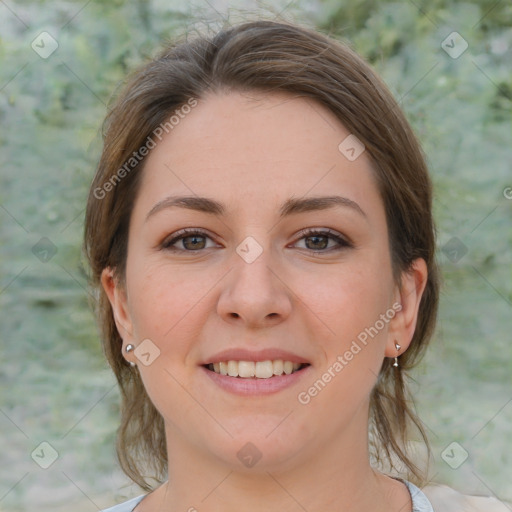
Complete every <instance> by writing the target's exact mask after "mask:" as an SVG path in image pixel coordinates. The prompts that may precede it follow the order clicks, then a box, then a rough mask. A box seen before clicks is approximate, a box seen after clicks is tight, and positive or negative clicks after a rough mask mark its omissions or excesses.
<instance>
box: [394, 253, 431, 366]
mask: <svg viewBox="0 0 512 512" xmlns="http://www.w3.org/2000/svg"><path fill="white" fill-rule="evenodd" d="M427 277H428V271H427V264H426V263H425V260H424V259H422V258H418V259H416V260H414V261H413V262H412V265H411V267H410V268H409V269H408V270H406V271H405V272H403V273H402V276H401V283H400V287H398V286H397V288H396V290H395V303H398V304H401V309H400V310H399V311H397V313H396V315H395V316H394V317H393V319H392V320H391V321H390V322H389V330H388V341H387V344H386V350H385V355H386V357H396V356H399V355H400V354H403V353H404V352H405V351H406V350H407V348H408V347H409V345H410V344H411V340H412V337H413V335H414V330H415V329H416V323H417V320H418V311H419V307H420V301H421V297H422V295H423V292H424V290H425V286H426V284H427ZM395 343H398V345H400V349H399V350H398V351H397V349H396V347H395Z"/></svg>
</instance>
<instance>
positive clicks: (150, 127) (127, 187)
mask: <svg viewBox="0 0 512 512" xmlns="http://www.w3.org/2000/svg"><path fill="white" fill-rule="evenodd" d="M218 90H238V91H250V90H259V91H263V92H267V93H271V92H272V91H279V92H288V93H291V94H294V95H298V96H302V97H306V98H310V99H312V100H315V101H316V102H318V103H320V104H322V105H324V106H325V107H327V108H328V109H329V110H330V111H332V112H333V113H334V114H335V115H336V116H337V118H338V119H339V120H340V122H341V123H342V124H343V125H344V126H345V127H346V128H347V129H348V130H349V131H350V132H351V133H353V134H355V135H356V136H357V137H358V138H359V139H360V140H361V141H362V142H363V143H364V145H365V146H366V151H367V154H368V155H369V156H370V158H371V160H372V163H373V168H374V170H375V176H376V180H377V183H378V187H379V190H380V193H381V196H382V199H383V202H384V205H385V211H386V219H387V224H388V228H389V241H390V248H391V256H392V263H393V273H394V277H395V279H396V281H397V283H399V282H400V281H399V280H400V276H401V274H402V272H405V271H407V270H408V269H410V266H411V263H412V262H413V260H415V259H416V258H423V259H424V260H425V262H426V264H427V269H428V281H427V283H426V288H425V291H424V294H423V296H422V299H421V303H420V308H419V314H418V322H417V326H416V330H415V332H414V336H413V339H412V342H411V345H410V346H409V348H408V350H407V351H406V352H405V353H404V354H403V355H402V356H401V357H400V365H399V367H398V368H393V367H392V360H391V359H389V358H385V359H384V361H383V364H382V368H381V370H380V374H379V378H378V380H377V383H376V385H375V387H374V389H373V391H372V395H371V401H370V432H371V433H372V435H373V439H374V441H376V443H377V445H378V447H379V448H378V450H377V451H376V453H374V454H373V456H374V457H375V458H376V460H377V462H382V461H384V462H386V461H387V463H388V466H389V467H390V468H394V467H396V462H397V461H398V463H399V464H401V465H402V466H403V465H405V468H406V469H407V470H408V471H409V472H410V475H408V478H410V477H412V479H413V480H414V481H416V482H419V483H421V482H423V478H424V474H423V473H422V472H421V470H420V469H419V468H418V467H417V466H416V465H415V464H414V462H413V461H412V460H411V459H410V457H409V456H408V453H407V449H406V447H407V439H408V436H409V430H408V428H409V426H411V422H412V424H413V425H416V427H417V428H418V430H419V432H420V434H421V436H422V438H423V440H424V442H425V444H426V446H427V448H428V451H429V453H430V449H429V447H428V440H427V438H426V435H425V433H424V430H423V428H422V426H421V422H420V421H419V419H418V418H417V416H416V415H415V413H414V411H413V409H412V408H411V405H410V403H409V401H410V400H409V396H408V393H407V388H406V382H405V378H404V375H406V372H407V371H408V370H409V369H411V368H412V367H413V366H414V365H415V364H416V363H417V362H418V361H419V359H420V358H421V356H422V354H423V351H424V349H425V347H426V345H427V343H428V341H429V339H430V337H431V335H432V333H433V329H434V326H435V321H436V314H437V304H438V295H439V284H438V270H437V265H436V262H435V258H434V253H435V230H434V224H433V219H432V211H431V209H432V186H431V182H430V178H429V175H428V171H427V167H426V164H425V160H424V157H423V154H422V151H421V148H420V146H419V144H418V141H417V139H416V137H415V136H414V134H413V132H412V130H411V128H410V126H409V124H408V122H407V120H406V119H405V117H404V115H403V113H402V112H401V110H400V108H399V106H398V105H397V103H396V102H395V100H394V99H393V97H392V95H391V93H390V92H389V91H388V89H387V87H386V86H385V85H384V83H383V82H382V81H381V80H380V79H379V78H378V77H377V76H376V75H375V73H374V72H373V71H372V70H371V68H370V67H369V66H368V64H367V63H365V62H364V60H363V59H361V58H360V57H359V56H358V55H357V54H356V53H355V52H353V51H352V50H351V49H350V48H349V47H348V46H346V45H344V44H342V43H340V42H338V41H336V40H333V39H331V38H329V37H327V36H325V35H323V34H320V33H318V32H316V31H314V30H311V29H308V28H304V27H299V26H296V25H292V24H288V23H281V22H273V21H255V22H248V23H243V24H240V25H237V26H234V27H232V28H229V29H227V30H222V31H220V32H218V33H217V34H216V35H214V36H213V37H211V38H209V37H203V36H197V37H195V38H194V39H193V40H191V41H180V42H176V43H175V44H173V45H171V46H169V47H167V48H166V49H165V50H164V51H163V52H161V53H160V54H159V55H158V56H157V57H156V58H155V59H153V60H152V61H151V62H149V63H147V64H145V65H144V66H143V67H141V68H140V69H138V70H137V71H136V72H135V73H134V74H133V75H132V77H131V78H130V79H129V81H128V83H127V85H126V86H125V87H124V89H123V91H122V93H121V94H120V95H119V97H118V99H117V100H116V102H115V103H114V105H113V108H112V109H111V110H110V111H109V113H108V115H107V118H106V120H105V125H104V148H103V153H102V155H101V159H100V162H99V165H98V168H97V171H96V175H95V177H94V180H93V182H92V186H91V189H90V193H89V198H88V203H87V212H86V222H85V238H84V248H85V252H86V255H87V257H88V259H89V262H90V265H91V269H92V284H93V286H95V287H96V288H97V289H98V292H99V296H98V301H97V313H98V318H99V323H100V326H101V329H102V335H103V345H104V350H105V353H106V356H107V358H108V361H109V363H110V365H111V367H112V369H113V370H114V373H115V375H116V377H117V379H118V382H119V386H120V389H121V394H122V406H121V413H122V415H121V426H120V428H119V431H118V442H117V453H118V456H119V459H120V463H121V466H122V468H123V470H124V471H125V473H126V474H127V475H128V476H129V477H130V478H131V479H132V480H133V481H135V482H136V483H138V484H139V485H140V486H141V487H142V488H143V489H145V490H150V489H151V485H150V484H149V480H148V474H151V472H152V475H151V476H152V477H154V478H155V479H156V480H157V481H158V482H160V481H163V479H165V473H166V468H167V452H166V441H165V433H164V423H163V419H162V417H161V415H160V414H159V412H158V411H157V410H156V409H155V407H154V406H153V404H152V402H151V400H150V399H149V397H148V395H147V394H146V391H145V389H144V387H143V385H142V382H141V379H140V376H139V373H138V371H137V369H136V368H135V369H134V368H132V367H130V366H129V365H128V364H127V363H126V361H125V360H124V358H123V356H122V353H121V347H122V339H121V337H120V335H119V333H118V331H117V329H116V326H115V323H114V318H113V314H112V309H111V306H110V303H109V301H108V298H107V296H106V294H105V292H104V291H103V289H102V287H101V285H100V277H101V273H102V271H103V269H104V268H106V267H110V268H112V269H114V270H115V274H116V278H119V279H120V281H121V282H122V280H123V276H124V271H125V262H126V256H127V254H126V252H127V238H128V226H129V222H130V214H131V211H132V208H133V204H134V201H135V198H136V194H137V190H138V186H139V182H140V175H141V171H142V169H143V165H144V161H145V159H144V158H141V159H140V162H139V161H136V162H132V163H133V166H131V167H126V162H128V161H130V160H131V158H132V156H133V155H134V154H135V153H136V152H138V151H139V149H140V148H141V147H143V146H144V145H146V144H147V141H148V140H149V139H148V137H151V135H152V134H153V133H154V131H155V129H157V128H158V126H160V125H162V124H163V123H165V122H166V120H167V119H169V116H170V115H171V114H172V113H173V112H174V111H176V110H177V109H178V108H180V107H183V105H186V104H187V102H189V101H190V100H191V99H199V98H201V97H204V96H205V94H206V93H207V92H210V91H212V92H215V91H218ZM123 166H124V167H123ZM121 169H124V172H121ZM109 183H110V185H109Z"/></svg>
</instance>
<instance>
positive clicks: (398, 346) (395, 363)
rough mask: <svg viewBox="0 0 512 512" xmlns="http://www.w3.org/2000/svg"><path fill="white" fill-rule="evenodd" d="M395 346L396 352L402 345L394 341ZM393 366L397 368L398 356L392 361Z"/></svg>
mask: <svg viewBox="0 0 512 512" xmlns="http://www.w3.org/2000/svg"><path fill="white" fill-rule="evenodd" d="M395 348H396V351H397V352H398V351H399V350H400V349H401V348H402V347H401V345H399V344H398V343H397V342H396V341H395ZM393 366H394V367H395V368H398V357H395V362H394V363H393Z"/></svg>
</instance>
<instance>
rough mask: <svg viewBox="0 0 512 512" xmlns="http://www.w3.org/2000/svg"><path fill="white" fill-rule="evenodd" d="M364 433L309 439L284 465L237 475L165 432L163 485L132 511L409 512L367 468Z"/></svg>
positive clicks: (394, 487) (400, 491) (402, 494)
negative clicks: (166, 464) (166, 469)
mask: <svg viewBox="0 0 512 512" xmlns="http://www.w3.org/2000/svg"><path fill="white" fill-rule="evenodd" d="M366 432H367V431H366V429H364V428H360V423H359V422H357V421H354V422H352V424H351V425H348V426H347V428H346V429H345V431H344V433H343V435H340V434H339V433H337V434H336V436H333V437H332V438H331V439H315V441H314V443H313V444H310V445H309V447H304V448H302V449H301V450H300V451H298V452H296V453H295V455H293V456H292V457H291V458H289V459H288V460H285V461H283V460H280V461H278V462H276V463H275V464H272V463H269V462H267V463H265V464H264V459H265V458H264V457H262V459H261V461H259V462H258V463H257V464H255V465H254V466H253V467H252V468H244V469H243V470H240V466H241V465H240V464H230V463H229V462H228V463H226V462H225V461H223V462H220V461H219V458H218V457H213V456H212V455H211V454H210V453H208V452H206V451H205V450H199V449H198V448H197V446H195V445H193V444H191V443H187V441H186V439H184V438H183V437H182V436H180V435H179V433H177V432H176V431H175V430H173V429H172V428H169V427H167V429H166V435H167V446H168V450H169V459H168V460H169V481H168V482H167V483H165V484H164V485H162V486H161V487H160V488H158V489H157V490H156V491H154V492H153V493H152V494H151V495H149V496H148V498H147V499H145V500H144V501H143V503H141V506H140V510H141V512H157V511H158V512H175V511H188V512H195V511H201V512H202V511H205V512H206V511H207V512H235V511H236V512H238V511H239V510H240V509H243V510H244V512H261V510H265V511H268V512H299V511H304V510H307V511H308V512H320V511H322V512H323V511H325V510H339V511H345V510H350V511H351V512H363V511H364V512H366V511H368V510H372V511H375V512H377V511H378V512H389V511H394V510H402V511H407V510H411V509H410V508H407V507H408V506H409V504H410V499H409V495H408V491H407V489H405V487H404V486H403V484H401V483H399V482H397V481H395V480H392V479H390V478H389V477H386V476H384V475H382V474H380V473H378V472H376V471H375V470H373V469H372V468H371V466H370V464H369V456H368V440H367V435H366ZM239 444H241V445H243V442H242V443H239ZM235 451H236V449H235ZM405 500H407V503H405ZM138 511H139V507H138V508H137V512H138Z"/></svg>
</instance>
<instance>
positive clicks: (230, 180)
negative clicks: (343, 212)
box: [138, 92, 383, 213]
mask: <svg viewBox="0 0 512 512" xmlns="http://www.w3.org/2000/svg"><path fill="white" fill-rule="evenodd" d="M349 135H351V134H350V132H349V131H348V130H347V129H346V128H345V127H344V126H343V125H342V124H341V123H340V121H339V120H338V119H337V118H336V117H335V115H334V114H333V113H332V112H330V111H329V110H328V109H327V108H326V107H324V106H322V105H320V104H319V103H317V102H315V101H313V100H311V99H307V98H299V97H293V96H291V95H288V94H283V93H279V94H274V93H273V94H263V93H258V92H248V93H238V92H230V93H222V94H210V95H208V96H206V97H205V98H203V99H202V100H200V101H199V102H198V104H197V106H195V107H193V108H192V109H191V111H190V112H189V113H188V114H186V115H183V117H181V118H180V120H179V123H177V124H175V125H174V126H173V128H172V130H170V131H169V133H167V134H165V135H164V136H163V138H162V140H161V141H160V142H158V143H157V145H156V147H155V148H154V149H152V150H151V153H150V154H149V156H148V157H147V160H146V164H145V168H144V172H143V179H142V184H141V190H140V192H139V196H140V201H138V203H139V206H140V203H142V206H141V208H142V207H144V208H145V209H146V213H147V211H148V209H150V208H151V207H152V206H153V205H154V203H155V202H158V201H160V200H162V199H163V198H165V197H166V196H168V195H170V194H180V195H183V194H186V195H198V196H209V197H215V198H216V199H218V200H219V201H222V202H223V203H225V204H227V205H228V207H230V208H232V209H233V210H236V211H237V212H238V213H240V212H241V211H245V210H248V209H252V210H254V209H258V210H260V211H263V210H264V209H265V208H272V207H273V206H275V205H277V203H279V204H281V203H282V201H283V200H285V199H288V198H289V197H292V196H293V197H303V196H308V195H312V196H319V195H333V193H340V194H342V195H344V196H346V197H349V198H350V199H351V200H353V201H356V202H358V203H360V204H365V205H366V206H367V208H369V207H371V206H373V207H376V208H377V209H379V208H380V209H381V211H380V213H382V212H383V210H382V204H379V203H381V200H380V197H379V194H378V190H377V187H376V183H375V179H374V176H373V170H372V168H371V163H370V159H369V157H368V156H367V155H366V152H363V153H362V154H361V155H360V156H359V157H358V158H356V159H355V160H353V161H351V160H349V159H347V158H346V156H345V155H344V154H343V153H342V152H341V151H340V149H339V145H340V143H342V141H344V140H345V139H346V138H347V137H348V136H349Z"/></svg>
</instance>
